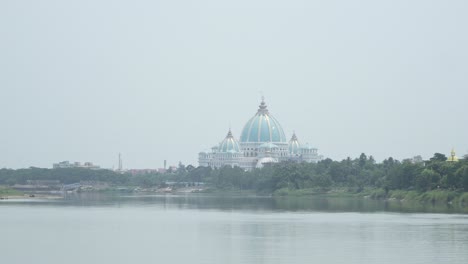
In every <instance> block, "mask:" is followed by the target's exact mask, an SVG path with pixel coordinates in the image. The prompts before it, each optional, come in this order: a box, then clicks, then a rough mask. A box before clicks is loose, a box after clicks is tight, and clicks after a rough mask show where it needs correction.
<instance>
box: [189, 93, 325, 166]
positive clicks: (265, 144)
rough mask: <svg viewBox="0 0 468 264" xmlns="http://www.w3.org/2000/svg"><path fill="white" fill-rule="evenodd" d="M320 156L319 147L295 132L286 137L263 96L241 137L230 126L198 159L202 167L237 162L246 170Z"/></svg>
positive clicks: (310, 159)
mask: <svg viewBox="0 0 468 264" xmlns="http://www.w3.org/2000/svg"><path fill="white" fill-rule="evenodd" d="M321 159H322V156H319V155H318V151H317V148H314V147H312V146H311V145H309V144H301V143H300V142H299V139H298V137H297V136H296V133H295V132H294V133H293V135H292V137H291V139H290V140H289V141H287V139H286V135H285V133H284V131H283V128H282V127H281V125H280V123H279V122H278V120H276V118H274V117H273V115H272V114H271V113H270V112H269V111H268V108H267V105H266V103H265V100H264V99H263V98H262V102H261V103H260V106H259V108H258V110H257V113H256V114H255V115H254V116H253V117H252V118H250V119H249V120H248V121H247V123H246V124H245V126H244V128H243V129H242V133H241V136H240V140H237V139H236V138H235V137H234V136H233V134H232V132H231V129H229V131H228V133H227V135H226V137H225V138H224V140H223V141H221V143H219V144H218V145H216V146H214V147H212V148H211V149H210V150H208V151H204V152H200V153H199V155H198V163H199V165H200V166H203V167H212V168H221V167H224V166H231V167H236V166H237V167H240V168H242V169H245V170H252V169H254V168H261V167H263V166H264V165H265V164H270V163H277V162H281V161H294V162H318V161H319V160H321Z"/></svg>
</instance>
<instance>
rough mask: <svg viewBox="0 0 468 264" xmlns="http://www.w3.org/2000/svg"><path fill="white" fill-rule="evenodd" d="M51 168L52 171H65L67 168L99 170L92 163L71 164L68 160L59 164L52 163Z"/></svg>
mask: <svg viewBox="0 0 468 264" xmlns="http://www.w3.org/2000/svg"><path fill="white" fill-rule="evenodd" d="M52 167H53V168H54V169H67V168H83V169H94V170H97V169H100V167H99V166H97V165H94V164H93V163H92V162H85V163H83V164H82V163H81V162H73V163H72V162H69V161H68V160H66V161H62V162H59V163H54V164H53V166H52Z"/></svg>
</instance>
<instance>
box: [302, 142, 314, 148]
mask: <svg viewBox="0 0 468 264" xmlns="http://www.w3.org/2000/svg"><path fill="white" fill-rule="evenodd" d="M300 149H316V148H314V147H313V146H312V145H310V144H309V143H306V144H304V145H302V146H301V147H300Z"/></svg>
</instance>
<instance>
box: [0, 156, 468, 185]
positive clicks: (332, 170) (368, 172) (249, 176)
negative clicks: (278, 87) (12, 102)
mask: <svg viewBox="0 0 468 264" xmlns="http://www.w3.org/2000/svg"><path fill="white" fill-rule="evenodd" d="M28 180H59V181H60V182H61V183H64V184H68V183H75V182H80V181H101V182H108V183H112V184H115V185H132V186H143V187H163V186H165V185H166V183H168V182H183V183H184V184H191V183H199V182H204V183H206V184H207V185H209V186H212V187H213V188H216V189H230V190H232V189H238V190H255V191H257V192H263V193H272V192H274V191H277V190H280V189H288V190H301V189H307V188H322V189H324V190H326V189H330V188H335V187H345V188H349V189H353V190H355V191H360V190H363V189H364V188H366V187H372V188H382V189H384V190H386V191H389V190H417V191H421V192H423V191H430V190H436V189H444V190H452V191H468V159H466V158H465V159H462V160H461V161H459V162H447V158H446V157H445V156H444V155H443V154H440V153H436V154H435V155H434V157H432V158H431V159H430V160H428V161H425V162H421V163H414V162H412V161H411V160H403V161H398V160H395V159H393V158H388V159H385V160H384V161H383V162H381V163H376V162H375V160H374V159H373V158H372V156H370V157H367V156H366V155H365V154H361V156H360V157H359V158H356V159H351V158H348V159H345V160H342V161H333V160H331V159H325V160H323V161H320V162H319V163H316V164H313V163H293V162H282V163H277V164H267V165H266V166H265V167H264V168H262V169H255V170H253V171H248V172H246V171H243V170H242V169H240V168H237V167H236V168H231V167H225V168H221V169H211V168H205V167H198V168H194V167H193V166H187V167H185V166H183V165H180V166H179V169H178V170H177V172H173V173H165V174H159V173H154V174H142V175H130V174H121V173H116V172H113V171H110V170H88V169H41V168H29V169H19V170H9V169H2V170H0V185H14V184H26V183H27V181H28Z"/></svg>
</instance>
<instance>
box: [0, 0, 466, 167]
mask: <svg viewBox="0 0 468 264" xmlns="http://www.w3.org/2000/svg"><path fill="white" fill-rule="evenodd" d="M467 14H468V1H466V0H460V1H447V0H440V1H431V0H420V1H419V0H411V1H408V0H392V1H375V0H368V1H349V0H343V1H333V0H327V1H311V0H304V1H298V0H288V1H274V0H261V1H255V0H248V1H247V0H238V1H220V0H198V1H187V0H170V1H154V0H151V1H150V0H148V1H116V0H112V1H111V0H109V1H98V0H91V1H86V0H80V1H58V0H57V1H46V0H42V1H36V0H31V1H22V0H2V1H0V99H1V102H0V122H1V127H0V128H1V129H0V168H1V167H7V168H21V167H29V166H38V167H51V166H52V163H55V162H58V161H62V160H70V161H81V162H84V161H91V162H94V163H96V164H98V165H101V166H102V167H108V168H111V167H112V166H117V155H118V153H119V152H121V153H122V156H123V162H124V167H125V168H158V167H162V166H163V160H165V159H166V160H168V163H169V164H177V163H178V162H179V161H182V162H183V163H185V164H194V165H197V155H198V152H199V151H202V150H204V149H207V148H209V147H211V146H213V145H215V144H217V143H219V142H220V141H221V140H222V139H223V138H224V137H225V135H226V133H227V131H228V128H229V126H230V125H231V127H232V131H233V133H234V136H235V137H237V138H238V137H239V135H240V132H241V130H242V128H243V126H244V124H245V123H246V122H247V121H248V119H249V118H250V117H252V116H253V115H254V114H255V113H256V111H257V108H258V104H259V103H260V93H261V92H263V94H264V95H265V98H266V103H267V104H268V107H269V109H270V112H271V113H272V114H273V115H274V116H275V117H276V118H277V119H278V121H279V122H280V123H281V124H282V126H283V129H284V131H285V133H286V136H287V137H288V139H289V138H290V137H291V134H292V131H293V130H294V131H296V134H297V136H298V137H299V140H300V141H301V142H303V143H305V142H309V143H311V144H313V145H315V146H316V147H317V148H319V152H320V153H321V154H322V155H324V156H325V157H330V158H333V159H343V158H346V157H347V156H351V157H357V156H359V154H360V153H361V152H365V153H366V154H368V155H373V156H374V157H376V159H377V160H382V159H384V158H386V157H389V156H392V157H395V158H398V159H403V158H408V157H412V156H414V155H422V156H423V158H429V157H430V156H432V154H433V153H434V152H442V153H444V154H446V155H448V154H449V152H450V150H451V148H452V147H455V149H456V150H457V154H458V155H459V156H462V155H463V154H466V153H467V152H468V106H467V101H468V15H467Z"/></svg>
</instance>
